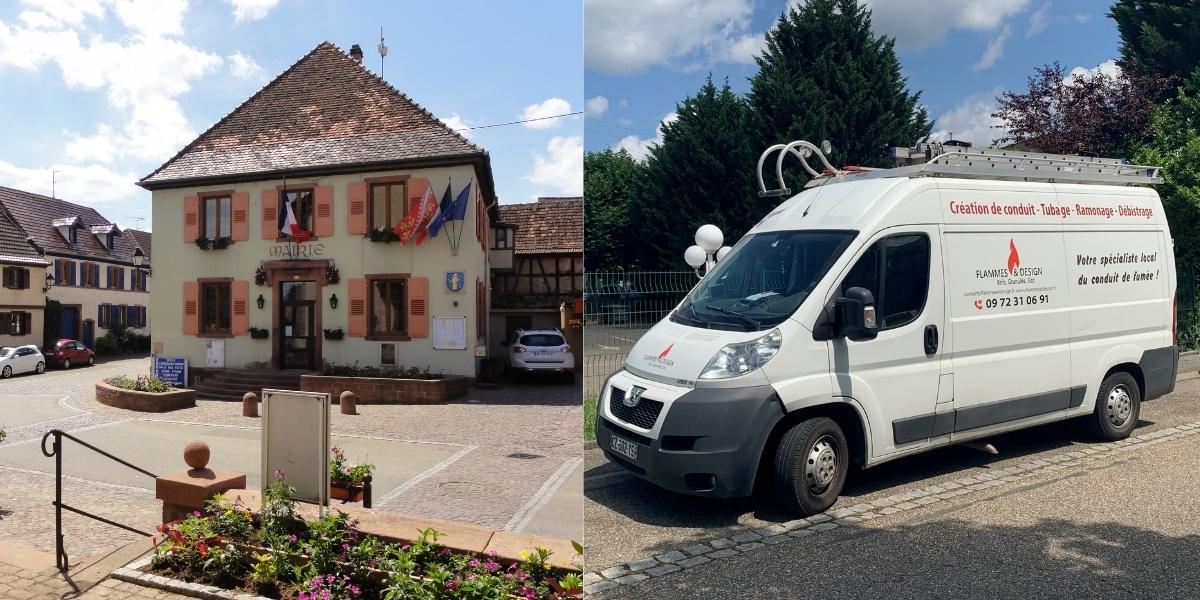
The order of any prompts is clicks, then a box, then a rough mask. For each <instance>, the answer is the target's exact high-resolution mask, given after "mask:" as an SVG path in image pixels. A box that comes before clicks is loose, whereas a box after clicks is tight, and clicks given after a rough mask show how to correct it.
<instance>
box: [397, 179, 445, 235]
mask: <svg viewBox="0 0 1200 600" xmlns="http://www.w3.org/2000/svg"><path fill="white" fill-rule="evenodd" d="M436 210H437V198H435V197H434V195H433V192H432V191H431V190H430V189H429V187H428V185H427V186H426V187H425V194H424V195H423V196H421V199H420V200H419V201H418V202H417V205H416V206H414V207H413V208H412V209H410V210H409V211H408V214H406V215H404V218H403V219H401V220H400V222H399V223H397V224H396V227H394V228H393V229H392V232H393V233H395V234H396V237H398V238H400V243H402V244H407V243H408V242H409V241H411V240H412V239H413V237H414V236H415V235H416V234H417V231H418V230H420V229H422V228H423V226H424V224H425V223H426V222H428V220H429V219H431V218H433V213H434V212H435V211H436Z"/></svg>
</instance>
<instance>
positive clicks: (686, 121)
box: [589, 76, 775, 270]
mask: <svg viewBox="0 0 1200 600" xmlns="http://www.w3.org/2000/svg"><path fill="white" fill-rule="evenodd" d="M676 115H677V116H678V118H677V119H676V120H674V121H673V122H670V123H667V122H664V123H663V125H662V143H661V144H659V145H657V146H655V147H653V148H651V149H650V154H649V156H647V158H646V164H645V167H644V169H643V173H642V177H641V178H640V183H639V185H638V187H637V192H636V194H635V195H634V198H633V206H632V207H631V210H630V223H631V227H630V229H631V231H632V233H633V236H632V238H631V239H626V240H622V241H621V243H625V244H631V245H633V246H634V248H633V250H634V251H635V252H636V253H637V256H639V257H640V261H641V264H640V266H641V268H642V269H645V270H675V269H686V268H687V265H686V264H685V263H684V262H683V251H684V250H685V249H687V247H688V246H691V245H692V244H693V243H694V242H693V236H694V235H695V232H696V228H697V227H699V226H700V225H703V224H705V223H712V224H714V225H717V226H718V227H720V228H721V230H722V231H723V232H724V233H725V239H726V240H728V243H729V244H730V245H732V244H733V243H734V242H735V241H736V240H737V239H738V238H740V237H741V236H742V235H743V234H745V233H746V231H747V230H748V229H750V227H752V226H753V225H754V224H755V223H756V222H758V220H759V219H760V218H762V216H763V215H765V214H766V213H767V212H768V211H769V210H770V208H771V207H772V206H773V205H774V203H775V201H774V200H770V201H765V200H762V199H760V198H758V195H757V194H756V188H755V184H754V166H755V161H756V160H757V158H758V153H757V152H756V151H755V150H754V149H753V148H752V147H751V142H750V139H749V138H748V136H747V132H748V131H749V124H750V108H749V106H748V105H747V104H746V101H745V100H744V99H743V98H741V97H739V96H738V95H737V94H736V93H734V92H733V90H732V89H730V87H729V82H728V81H726V82H725V83H724V84H723V85H722V86H721V87H719V88H718V87H717V86H716V85H715V84H713V81H712V77H711V76H709V77H708V79H707V80H705V82H704V85H702V86H701V87H700V90H699V91H698V92H696V94H695V95H694V96H690V97H688V98H685V99H684V100H683V102H680V103H679V104H678V105H677V106H676ZM589 201H590V199H589Z"/></svg>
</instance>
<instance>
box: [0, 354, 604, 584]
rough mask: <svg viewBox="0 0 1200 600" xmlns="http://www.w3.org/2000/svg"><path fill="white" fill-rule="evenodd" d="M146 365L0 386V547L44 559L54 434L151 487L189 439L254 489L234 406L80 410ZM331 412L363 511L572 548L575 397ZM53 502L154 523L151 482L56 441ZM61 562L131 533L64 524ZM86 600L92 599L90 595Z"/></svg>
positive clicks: (256, 422)
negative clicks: (564, 542) (364, 482)
mask: <svg viewBox="0 0 1200 600" xmlns="http://www.w3.org/2000/svg"><path fill="white" fill-rule="evenodd" d="M148 369H149V361H148V360H147V359H125V360H117V361H112V362H107V363H104V364H98V365H96V366H94V367H91V368H81V369H74V370H71V371H60V370H54V371H50V372H48V373H46V374H44V375H40V376H19V377H14V378H12V379H8V380H4V381H2V382H0V426H3V427H4V428H5V429H7V430H8V438H7V439H6V440H5V441H4V442H2V443H0V480H3V482H4V485H0V541H9V542H15V543H20V544H23V545H26V546H30V547H32V548H36V549H39V550H42V551H49V552H52V551H53V548H54V534H53V531H54V519H53V515H54V511H53V508H52V507H51V504H50V502H51V500H52V499H53V497H54V477H53V473H54V461H53V459H50V458H46V457H44V456H43V455H42V452H41V449H40V441H41V437H42V435H43V434H44V433H45V432H46V431H47V430H49V429H51V428H58V429H62V430H63V431H67V432H69V433H72V434H73V435H75V436H77V437H79V438H80V439H82V440H85V441H87V442H89V443H92V444H94V445H96V446H97V447H99V448H102V449H104V450H106V451H108V452H111V453H113V454H114V455H116V456H119V457H121V458H123V459H125V460H128V461H129V462H132V463H133V464H135V465H138V466H140V467H143V468H145V469H147V470H149V471H151V472H154V473H156V474H165V473H168V472H171V471H175V470H179V469H182V468H184V464H183V459H182V455H183V447H184V445H185V444H186V443H187V442H188V441H191V440H193V439H201V440H204V441H205V442H206V443H208V444H209V446H210V447H211V448H212V459H211V463H210V466H212V467H216V468H223V469H230V470H235V471H240V472H244V473H246V474H247V480H248V483H247V484H248V486H250V487H255V486H257V485H258V482H259V481H260V477H261V474H260V473H259V470H260V466H259V465H260V460H259V456H260V455H259V450H260V445H259V435H260V429H259V426H260V419H258V418H247V417H243V416H241V404H240V403H228V402H209V401H200V402H198V403H197V406H196V407H195V408H190V409H184V410H178V411H173V412H169V413H162V414H153V413H138V412H132V411H127V410H122V409H116V408H112V407H109V406H105V405H102V404H99V403H98V402H96V401H95V399H94V384H95V382H96V381H97V380H98V379H101V378H104V377H110V376H113V375H117V374H122V373H124V374H136V373H144V372H147V371H148ZM358 412H359V414H358V415H342V414H341V413H340V412H339V411H338V408H337V407H336V406H335V407H334V408H333V409H332V414H331V418H330V423H331V425H330V427H331V440H332V443H334V444H337V445H338V446H341V447H342V448H344V449H345V451H346V454H347V456H348V458H349V459H350V460H351V461H353V462H369V463H372V464H374V465H376V471H375V486H374V506H375V507H376V508H378V509H381V510H387V511H394V512H400V513H405V514H411V515H420V516H428V517H435V518H440V519H448V520H453V521H459V522H465V523H474V524H478V525H481V526H486V527H494V528H498V529H507V530H510V531H518V532H524V533H530V534H535V535H544V536H553V537H559V538H569V539H574V540H581V539H582V537H583V527H582V523H583V499H582V493H581V490H582V477H583V464H582V459H581V455H582V449H581V441H580V437H579V423H580V420H581V418H582V408H581V406H580V403H579V391H578V388H577V387H572V386H565V385H559V384H553V383H545V384H542V383H536V382H534V383H522V384H513V385H506V386H504V387H503V388H502V389H499V390H487V391H484V390H476V389H471V390H470V391H469V392H468V395H467V397H466V398H463V399H460V400H459V401H455V402H452V403H448V404H444V405H431V406H378V405H360V406H359V407H358ZM63 456H64V472H65V474H66V478H65V480H64V486H63V500H64V502H66V503H68V504H71V505H74V506H77V507H79V508H80V509H82V510H86V511H89V512H95V513H97V514H100V515H103V516H106V517H109V518H112V519H114V520H116V521H119V522H122V523H126V524H128V525H131V526H133V527H136V528H139V529H142V530H144V531H153V529H154V527H155V526H156V525H157V524H158V522H159V514H160V510H161V505H160V504H159V503H158V502H157V501H156V500H155V499H154V492H153V488H154V481H153V480H152V479H150V478H149V477H146V476H144V475H141V474H139V473H137V472H135V471H132V470H130V469H127V468H126V467H123V466H121V465H119V464H117V463H114V462H112V461H110V460H108V459H106V458H104V457H102V456H100V455H97V454H95V453H93V452H91V451H89V450H87V449H86V448H83V447H82V446H79V445H78V444H75V443H73V442H71V441H65V442H64V451H63ZM64 527H65V529H66V545H67V549H68V551H69V552H70V553H71V555H72V558H73V559H74V558H75V557H85V556H88V555H92V554H95V553H100V552H104V551H108V550H111V549H113V548H115V547H118V546H121V545H123V544H125V543H128V542H130V541H133V540H135V539H137V538H138V536H137V535H136V534H132V533H127V532H124V531H122V530H119V529H116V528H112V527H108V526H105V525H103V524H100V523H97V522H94V521H89V520H86V519H84V518H82V517H77V516H75V515H70V514H66V516H64ZM99 592H100V590H97V593H99ZM114 597H119V596H114Z"/></svg>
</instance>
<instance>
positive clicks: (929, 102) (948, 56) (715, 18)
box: [584, 0, 1120, 155]
mask: <svg viewBox="0 0 1200 600" xmlns="http://www.w3.org/2000/svg"><path fill="white" fill-rule="evenodd" d="M793 1H794V0H793ZM787 3H788V2H787V0H706V1H705V2H703V3H695V2H690V1H689V0H655V1H646V0H584V23H585V26H584V27H585V63H586V69H587V72H586V78H585V83H584V87H585V90H584V94H585V96H586V100H585V102H586V107H587V108H588V115H589V118H588V119H587V120H586V122H585V139H586V144H585V146H586V148H587V149H588V150H601V149H604V148H606V147H612V146H622V147H625V148H628V149H630V150H631V151H632V152H634V153H635V155H642V154H644V152H645V149H646V147H647V146H648V145H650V144H653V143H654V141H655V139H656V137H657V135H658V133H657V129H658V123H659V122H660V121H661V120H662V119H663V118H664V117H668V115H670V114H671V113H672V112H673V111H674V109H675V104H676V103H677V102H678V101H679V100H681V99H683V98H684V97H685V96H687V95H690V94H693V93H695V91H696V90H697V89H699V87H700V85H701V84H702V83H703V80H704V78H705V76H706V75H707V74H708V73H709V72H712V74H713V76H714V78H715V79H717V80H718V81H720V80H722V79H724V78H728V79H729V82H730V84H731V85H732V86H733V87H734V89H735V90H737V91H739V92H745V91H746V90H747V89H748V88H749V84H748V82H747V79H748V78H749V77H750V76H752V75H753V74H754V73H755V71H756V70H757V66H756V65H755V64H754V61H753V57H754V55H755V54H756V53H757V52H758V51H759V50H760V48H761V47H762V46H761V44H762V34H763V32H764V31H765V30H766V29H767V28H769V27H770V26H771V25H772V24H773V23H774V22H775V20H776V19H777V18H778V16H779V15H780V14H781V12H782V11H783V10H784V8H785V6H786V5H787ZM868 4H870V5H871V8H872V11H873V16H874V18H873V20H872V27H873V28H874V30H875V32H876V33H880V34H886V35H890V36H893V37H895V38H896V40H897V44H896V46H897V53H898V55H899V58H900V62H901V66H902V69H903V73H904V75H905V76H907V77H908V78H909V88H910V89H911V90H921V91H922V96H921V100H922V103H923V104H925V106H926V107H928V109H929V113H930V115H931V117H933V118H934V119H936V120H937V122H936V123H935V125H934V130H935V132H940V133H941V135H943V136H944V135H947V134H948V133H949V132H953V133H954V137H956V138H960V139H969V140H971V141H973V142H975V143H977V144H979V143H983V144H987V143H989V142H990V141H991V139H992V138H993V137H995V136H998V135H999V134H998V133H997V131H996V130H995V129H992V128H990V127H989V126H990V125H993V124H995V123H994V121H993V120H992V119H991V117H990V113H991V112H992V111H993V110H994V106H995V102H994V98H995V96H996V95H997V94H999V92H1001V91H1003V90H1006V89H1018V90H1024V89H1026V88H1025V86H1026V83H1025V82H1026V78H1027V77H1029V76H1030V75H1032V74H1033V69H1034V68H1035V67H1038V66H1041V65H1043V64H1047V63H1050V62H1053V61H1058V62H1060V63H1062V64H1063V65H1064V66H1066V67H1067V69H1072V68H1075V67H1081V68H1085V69H1094V68H1098V67H1100V66H1101V65H1104V66H1103V67H1101V68H1104V69H1109V70H1111V69H1113V68H1114V67H1113V65H1112V64H1111V63H1110V62H1108V61H1111V60H1112V59H1114V58H1116V57H1117V53H1118V45H1119V42H1120V40H1119V37H1118V35H1117V30H1116V25H1115V24H1114V23H1113V21H1112V20H1111V19H1109V18H1108V17H1107V12H1108V6H1109V5H1110V3H1109V2H1106V1H1096V0H1048V1H1047V0H869V1H868ZM1106 63H1107V64H1106Z"/></svg>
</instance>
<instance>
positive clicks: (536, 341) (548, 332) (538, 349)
mask: <svg viewBox="0 0 1200 600" xmlns="http://www.w3.org/2000/svg"><path fill="white" fill-rule="evenodd" d="M504 345H505V346H507V347H508V352H507V354H506V356H505V361H504V370H505V371H506V372H507V373H508V374H509V375H512V374H513V373H518V372H525V373H537V372H548V373H561V374H563V375H565V376H566V377H567V379H568V380H569V381H571V382H574V381H575V355H574V354H572V353H571V346H570V345H569V344H567V340H566V338H564V337H563V334H562V332H561V331H559V330H557V329H538V330H529V331H525V330H523V329H518V330H516V332H514V333H513V337H512V340H511V341H508V342H504Z"/></svg>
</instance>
